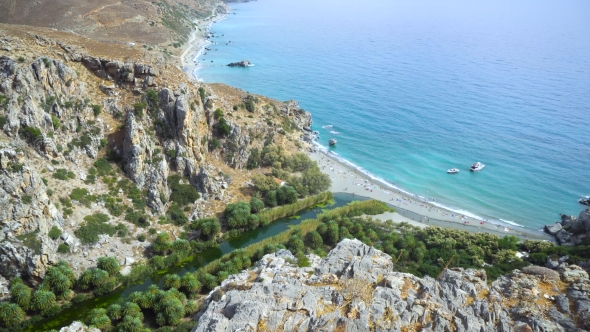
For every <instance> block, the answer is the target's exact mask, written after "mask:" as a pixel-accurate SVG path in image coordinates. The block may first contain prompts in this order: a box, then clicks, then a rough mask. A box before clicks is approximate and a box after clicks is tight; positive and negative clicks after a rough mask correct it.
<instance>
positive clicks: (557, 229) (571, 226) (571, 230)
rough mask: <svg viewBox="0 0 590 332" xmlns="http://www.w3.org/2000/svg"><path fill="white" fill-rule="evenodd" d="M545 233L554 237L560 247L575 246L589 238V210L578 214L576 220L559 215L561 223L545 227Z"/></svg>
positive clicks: (572, 217)
mask: <svg viewBox="0 0 590 332" xmlns="http://www.w3.org/2000/svg"><path fill="white" fill-rule="evenodd" d="M545 232H547V233H549V234H551V235H553V236H555V239H556V240H557V242H558V243H559V244H560V245H562V246H575V245H578V244H581V243H582V242H584V241H585V240H587V239H588V238H590V208H586V209H585V210H584V211H582V212H580V215H579V216H578V218H576V217H574V216H566V215H564V214H562V215H561V222H558V223H555V224H552V225H545Z"/></svg>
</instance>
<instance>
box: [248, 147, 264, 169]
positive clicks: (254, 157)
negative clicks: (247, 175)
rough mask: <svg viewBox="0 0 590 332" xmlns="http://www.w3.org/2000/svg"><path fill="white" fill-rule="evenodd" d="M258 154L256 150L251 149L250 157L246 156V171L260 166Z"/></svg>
mask: <svg viewBox="0 0 590 332" xmlns="http://www.w3.org/2000/svg"><path fill="white" fill-rule="evenodd" d="M260 162H261V159H260V154H259V153H258V149H256V148H253V149H252V150H250V156H248V162H247V163H246V168H247V169H254V168H256V167H258V166H260Z"/></svg>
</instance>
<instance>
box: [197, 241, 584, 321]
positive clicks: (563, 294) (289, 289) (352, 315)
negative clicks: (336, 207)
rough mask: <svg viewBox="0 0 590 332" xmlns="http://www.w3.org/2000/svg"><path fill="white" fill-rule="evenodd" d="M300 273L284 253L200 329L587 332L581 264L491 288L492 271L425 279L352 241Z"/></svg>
mask: <svg viewBox="0 0 590 332" xmlns="http://www.w3.org/2000/svg"><path fill="white" fill-rule="evenodd" d="M308 257H309V259H310V262H311V266H310V267H297V263H296V262H297V259H296V258H295V257H294V256H293V255H292V254H291V253H290V252H289V251H286V250H281V251H278V252H276V253H274V254H270V255H266V256H264V258H263V259H262V260H261V261H259V262H258V264H257V265H256V267H255V268H253V269H251V270H245V271H242V272H241V273H240V274H238V275H233V276H230V277H229V278H228V279H227V280H225V281H224V282H223V283H222V285H221V286H219V287H218V288H217V289H215V290H214V291H212V292H211V293H210V294H209V296H208V297H207V300H206V302H205V307H204V309H203V311H202V312H201V313H199V314H198V316H197V318H198V324H197V327H196V328H195V329H194V331H197V332H204V331H367V330H371V331H418V330H420V331H490V332H491V331H584V330H587V329H589V328H590V300H589V299H588V295H587V294H588V291H589V290H590V280H589V279H588V274H587V273H586V272H585V271H584V270H583V269H581V268H580V267H578V266H576V265H570V266H564V267H563V268H562V269H561V270H559V271H556V270H552V269H548V268H544V267H538V266H533V267H527V268H524V269H523V270H522V271H521V270H515V271H513V272H512V273H511V274H509V275H505V276H501V277H500V278H499V279H497V280H496V281H494V282H493V283H491V284H488V280H487V277H486V273H485V271H484V270H475V269H460V268H453V269H446V270H444V272H443V273H441V274H440V275H439V276H433V277H429V276H426V277H424V278H418V277H416V276H414V275H411V274H407V273H400V272H395V271H393V267H394V263H393V260H392V258H391V257H390V256H388V255H386V254H384V253H383V252H381V251H379V250H376V249H374V248H372V247H369V246H367V245H365V244H363V243H362V242H360V241H358V240H348V239H345V240H343V241H342V242H340V243H339V244H338V245H337V246H336V247H335V248H334V249H333V250H332V251H331V252H330V253H329V254H328V255H327V256H326V257H325V258H324V259H321V258H320V257H318V256H314V255H310V256H308Z"/></svg>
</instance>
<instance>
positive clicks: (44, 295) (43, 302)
mask: <svg viewBox="0 0 590 332" xmlns="http://www.w3.org/2000/svg"><path fill="white" fill-rule="evenodd" d="M54 304H55V294H53V292H51V291H46V290H37V291H36V292H35V293H33V298H32V300H31V309H33V310H39V311H43V310H45V309H47V308H51V307H52V306H53V305H54Z"/></svg>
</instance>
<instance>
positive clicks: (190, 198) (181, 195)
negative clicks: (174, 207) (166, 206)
mask: <svg viewBox="0 0 590 332" xmlns="http://www.w3.org/2000/svg"><path fill="white" fill-rule="evenodd" d="M181 179H182V178H181V177H180V175H178V174H175V175H171V176H169V177H168V185H169V187H170V189H171V191H172V194H171V195H170V200H171V201H172V202H175V203H177V204H179V205H180V206H184V205H186V204H191V203H193V202H194V201H196V200H197V199H199V197H200V196H199V192H198V191H197V189H196V188H195V187H193V186H192V185H190V184H180V180H181Z"/></svg>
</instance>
